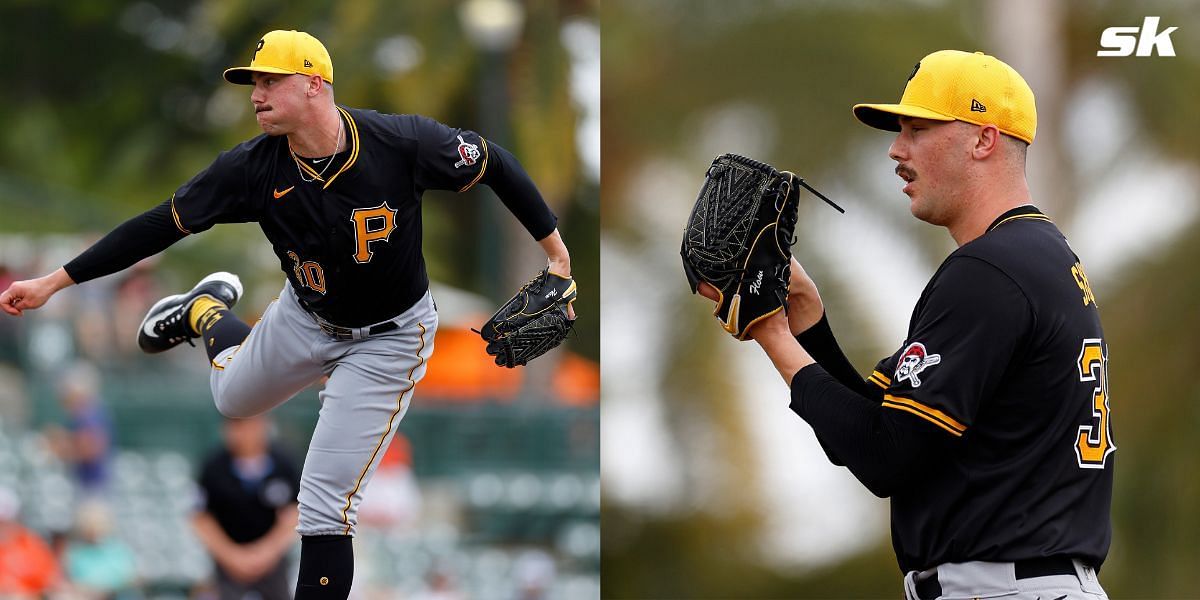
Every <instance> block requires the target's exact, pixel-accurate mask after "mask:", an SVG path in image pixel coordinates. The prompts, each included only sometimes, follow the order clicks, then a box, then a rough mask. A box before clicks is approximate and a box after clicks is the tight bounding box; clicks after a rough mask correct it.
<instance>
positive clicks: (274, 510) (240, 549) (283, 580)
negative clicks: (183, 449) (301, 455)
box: [192, 416, 300, 600]
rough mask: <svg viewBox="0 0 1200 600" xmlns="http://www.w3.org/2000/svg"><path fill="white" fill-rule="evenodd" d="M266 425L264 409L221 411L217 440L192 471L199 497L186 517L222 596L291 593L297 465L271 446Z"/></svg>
mask: <svg viewBox="0 0 1200 600" xmlns="http://www.w3.org/2000/svg"><path fill="white" fill-rule="evenodd" d="M269 428H270V424H269V423H268V421H267V418H266V417H265V416H257V417H251V418H249V419H225V424H224V436H225V445H224V447H222V448H220V449H219V450H217V451H216V452H215V453H214V454H213V455H212V456H211V457H210V458H209V459H208V460H207V461H206V462H205V463H204V467H203V469H202V470H201V473H200V482H199V483H200V488H201V491H202V492H203V495H204V501H203V504H202V505H201V506H200V510H198V511H197V512H196V514H195V516H194V518H193V521H192V524H193V526H194V527H195V530H196V534H197V536H198V537H199V538H200V542H201V543H202V544H204V547H205V548H206V549H207V550H208V552H209V554H210V555H211V556H212V558H213V561H214V562H215V563H216V575H217V588H218V593H219V595H220V597H221V598H222V599H223V600H232V599H242V598H262V599H263V600H272V599H274V598H290V597H291V586H290V585H289V584H288V571H289V569H288V567H289V564H288V563H289V561H288V550H290V549H291V547H292V545H293V544H295V543H296V542H297V541H299V537H298V536H297V535H296V532H295V531H294V530H295V527H296V515H297V509H296V494H297V492H298V491H299V485H300V473H299V471H297V470H296V468H295V466H294V465H293V462H292V460H291V459H290V458H288V457H287V456H286V455H285V454H284V453H283V452H281V451H280V450H279V449H277V448H273V447H272V446H271V444H270V438H269Z"/></svg>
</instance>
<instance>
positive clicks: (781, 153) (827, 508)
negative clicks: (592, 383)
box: [601, 0, 1200, 598]
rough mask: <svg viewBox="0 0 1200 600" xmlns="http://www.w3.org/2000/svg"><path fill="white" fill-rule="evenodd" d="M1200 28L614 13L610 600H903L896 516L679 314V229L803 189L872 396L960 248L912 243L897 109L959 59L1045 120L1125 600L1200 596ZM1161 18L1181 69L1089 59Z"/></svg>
mask: <svg viewBox="0 0 1200 600" xmlns="http://www.w3.org/2000/svg"><path fill="white" fill-rule="evenodd" d="M1195 8H1196V4H1195V3H1194V2H1179V1H1171V0H1151V1H1146V2H1138V3H1128V2H1113V1H1096V2H1091V1H1088V2H1081V1H1073V0H986V1H968V2H950V1H944V0H903V1H896V2H884V1H874V0H865V1H856V2H829V1H802V0H781V1H775V2H742V3H730V2H717V1H713V0H686V1H685V0H655V1H642V0H610V1H608V2H605V4H604V10H603V13H602V17H601V26H602V29H603V39H604V45H603V81H604V96H603V118H604V125H605V126H604V134H603V158H604V165H605V172H604V194H603V225H604V228H603V232H602V236H601V244H602V248H603V251H602V268H603V272H604V276H605V277H604V293H603V295H602V299H601V300H602V302H603V306H604V317H605V318H604V320H603V327H602V335H603V338H604V341H605V344H604V352H603V356H602V363H603V365H604V369H603V377H602V388H603V400H602V406H603V408H602V420H603V423H604V430H603V436H602V437H603V444H602V447H603V452H602V475H603V492H604V493H603V538H604V547H603V555H602V556H603V559H602V563H603V568H602V582H603V590H604V596H605V597H612V598H705V597H707V598H734V597H736V598H803V597H811V598H818V597H819V598H884V597H891V598H897V597H900V596H901V595H902V589H901V582H900V573H899V572H898V570H897V567H896V563H895V556H894V554H893V553H892V550H891V545H890V537H889V529H888V512H887V501H885V500H879V499H876V498H875V497H873V496H871V495H870V494H869V493H868V492H867V491H866V490H865V489H864V488H863V487H862V486H861V485H859V484H858V483H857V482H856V481H855V480H854V479H853V477H852V476H851V475H850V474H849V473H848V472H847V471H845V470H844V469H839V468H836V467H833V466H831V465H829V464H828V462H827V460H826V459H825V457H824V454H823V453H822V452H821V451H820V449H819V447H818V445H817V444H816V442H815V439H814V438H813V435H812V432H811V429H810V428H809V427H808V426H807V425H806V424H805V423H804V422H803V421H802V420H800V419H799V418H798V417H796V416H795V415H793V414H792V413H791V412H790V411H789V410H788V409H787V399H786V398H787V396H786V394H787V392H786V388H785V386H783V385H782V384H781V382H780V381H779V380H778V376H777V375H776V373H775V372H774V370H773V369H772V368H771V365H770V363H769V361H768V360H767V359H766V358H765V356H763V355H762V353H761V351H760V350H759V349H758V348H757V347H756V346H755V345H753V344H737V343H734V342H733V341H731V340H729V339H728V337H729V336H728V335H726V334H725V333H724V332H722V331H721V330H720V329H719V327H717V326H716V325H715V324H714V323H713V320H712V318H711V317H710V316H709V312H710V310H709V303H708V302H706V301H703V300H701V299H697V298H694V297H691V296H689V294H688V289H687V285H686V282H685V279H684V277H683V274H682V271H681V269H680V265H679V257H678V248H679V240H680V236H681V235H682V230H683V225H684V222H685V220H686V217H687V214H688V211H689V210H690V208H691V206H692V202H693V201H694V199H695V194H696V190H697V189H698V188H699V185H700V182H701V180H702V177H703V174H704V171H705V169H707V167H708V165H709V162H710V161H711V160H712V158H713V157H714V156H716V155H718V154H722V153H725V152H736V153H742V154H746V155H749V156H752V157H755V158H758V159H760V160H764V161H767V162H770V163H772V164H774V165H776V166H777V167H779V168H784V169H789V170H792V171H795V172H797V173H798V174H800V175H801V176H803V177H805V178H807V179H808V181H809V182H810V183H812V184H813V185H814V186H815V187H817V188H818V189H820V190H822V191H823V192H824V193H826V194H827V195H829V196H830V197H832V198H833V199H834V200H836V201H837V202H839V203H840V204H841V205H842V206H844V207H846V209H847V214H846V215H844V216H843V215H838V214H837V213H835V212H834V211H832V210H830V209H829V208H828V207H826V206H824V205H823V204H822V203H820V202H818V201H815V200H813V201H812V202H806V203H802V205H801V215H800V224H799V226H798V227H797V234H798V236H799V238H800V239H799V242H798V243H797V245H796V247H795V248H794V250H795V252H796V254H797V255H798V257H799V259H800V262H801V263H803V264H804V265H805V267H806V269H807V270H808V272H809V274H810V275H812V276H813V278H814V279H815V280H816V281H817V283H818V285H819V286H820V289H821V292H822V296H823V297H824V300H825V304H826V307H827V309H828V313H829V317H830V320H831V323H832V324H833V328H834V330H835V331H836V332H837V333H838V336H839V339H840V340H841V342H842V344H843V346H844V347H845V348H846V349H847V352H848V354H849V355H850V357H851V358H852V359H853V360H854V361H855V364H856V365H858V366H859V367H860V368H863V369H866V368H869V367H870V366H871V365H873V364H874V363H875V361H876V360H878V359H879V358H880V357H882V356H885V355H887V354H890V353H891V352H893V351H894V349H895V347H896V345H897V344H898V343H899V342H900V340H902V339H903V337H904V334H905V330H906V327H907V323H908V318H909V315H910V311H911V309H912V307H913V305H914V303H915V301H916V298H917V296H918V294H919V293H920V290H921V288H922V287H923V286H924V284H925V282H926V281H928V279H929V277H930V276H931V275H932V273H933V271H934V269H935V268H936V267H937V265H938V264H939V263H940V261H941V260H942V259H943V258H944V257H945V256H946V255H947V254H948V253H949V252H950V251H951V250H952V249H953V242H952V240H951V239H950V237H949V236H948V235H947V234H946V233H945V231H944V230H942V229H938V228H934V227H929V226H926V225H924V224H922V223H919V222H917V221H916V220H915V219H913V218H912V217H911V216H910V215H909V213H908V208H907V201H906V200H907V199H906V198H904V197H903V195H902V194H901V193H900V187H901V185H900V182H899V180H898V179H896V178H895V177H894V175H893V172H892V169H893V166H894V163H893V162H892V161H891V160H889V159H888V158H887V148H888V145H889V144H890V143H891V141H892V136H891V135H888V134H885V133H881V132H878V131H875V130H872V129H869V128H867V127H865V126H863V125H861V124H859V123H858V122H857V121H855V120H854V118H853V117H852V116H851V113H850V107H851V105H852V104H854V103H855V102H868V101H873V102H895V101H897V100H898V99H899V97H900V94H901V92H902V90H903V87H904V82H905V78H906V77H907V76H908V74H909V73H910V72H911V71H912V68H913V64H914V63H915V62H917V60H919V59H920V58H921V57H922V56H924V55H925V54H927V53H929V52H931V51H934V50H939V49H943V48H958V49H963V50H969V51H970V50H983V51H986V52H988V53H990V54H994V55H996V56H998V57H1000V58H1001V59H1003V60H1005V61H1006V62H1008V63H1010V64H1011V65H1013V66H1014V67H1016V69H1017V70H1018V71H1020V72H1021V73H1022V74H1023V75H1024V76H1025V77H1026V78H1027V79H1028V80H1029V82H1030V84H1031V86H1032V87H1033V89H1034V91H1035V93H1036V94H1037V102H1038V113H1039V128H1038V133H1037V140H1036V142H1035V143H1034V144H1033V146H1032V149H1031V151H1030V178H1031V184H1032V186H1033V193H1034V197H1035V199H1036V202H1037V203H1038V205H1039V206H1040V207H1041V208H1042V209H1043V210H1045V211H1046V212H1047V213H1048V214H1049V215H1050V216H1051V217H1052V218H1053V219H1054V220H1055V221H1056V222H1057V223H1058V224H1059V226H1060V227H1061V228H1062V229H1063V231H1064V232H1065V233H1066V234H1067V236H1068V238H1069V239H1070V240H1071V242H1072V245H1073V246H1074V248H1075V249H1076V251H1077V252H1078V253H1079V255H1080V256H1081V257H1082V259H1083V261H1084V264H1085V265H1087V269H1088V273H1089V275H1090V279H1091V282H1092V285H1093V288H1094V289H1095V291H1096V294H1097V297H1098V298H1099V302H1100V306H1101V313H1102V315H1103V318H1104V324H1105V329H1106V335H1107V336H1108V342H1109V346H1110V351H1111V367H1110V369H1111V371H1110V372H1111V374H1112V379H1111V382H1112V394H1113V400H1112V410H1113V415H1114V416H1113V419H1114V427H1115V437H1116V440H1117V445H1118V446H1119V450H1118V452H1117V454H1116V455H1115V456H1116V463H1115V464H1116V469H1117V471H1116V490H1115V495H1114V505H1113V513H1112V518H1113V524H1114V538H1113V544H1112V549H1111V552H1110V554H1109V557H1108V562H1107V563H1106V564H1105V565H1104V569H1103V572H1102V574H1101V576H1102V581H1103V582H1104V583H1105V585H1106V587H1107V588H1108V591H1109V593H1110V595H1111V596H1112V597H1113V598H1125V597H1136V598H1183V597H1194V596H1195V594H1196V591H1195V582H1196V572H1195V565H1196V564H1197V562H1198V561H1200V549H1198V547H1197V546H1196V544H1195V543H1194V540H1195V539H1196V535H1197V533H1198V532H1200V510H1198V509H1197V507H1200V487H1198V486H1197V485H1196V483H1195V481H1196V477H1195V473H1196V472H1197V470H1198V469H1200V454H1198V453H1197V452H1195V451H1194V450H1193V446H1194V445H1195V441H1196V440H1197V435H1196V430H1197V425H1198V424H1200V402H1197V400H1198V397H1200V388H1198V387H1197V384H1196V383H1195V382H1193V381H1192V379H1191V377H1190V376H1189V374H1190V373H1191V372H1192V371H1193V370H1194V367H1195V365H1196V364H1197V362H1198V359H1200V354H1198V352H1197V350H1196V345H1195V344H1194V343H1193V342H1192V339H1191V338H1192V335H1193V333H1194V331H1196V329H1197V327H1198V326H1200V324H1198V323H1197V316H1198V314H1200V313H1198V312H1197V310H1196V297H1197V293H1198V291H1200V274H1198V271H1197V270H1196V268H1195V263H1196V259H1197V257H1198V256H1200V223H1198V222H1197V218H1196V217H1197V207H1198V206H1200V202H1198V201H1200V146H1198V145H1197V144H1196V143H1195V139H1196V135H1197V134H1198V133H1200V112H1198V111H1197V110H1196V101H1195V94H1196V90H1197V89H1200V12H1197V11H1196V10H1195ZM1146 16H1160V17H1161V24H1160V26H1159V31H1162V30H1165V29H1166V28H1168V27H1178V29H1177V30H1176V31H1175V32H1174V34H1173V35H1172V36H1171V38H1172V41H1173V43H1174V49H1175V51H1176V53H1177V56H1176V57H1173V58H1168V57H1152V58H1101V57H1097V56H1096V51H1097V50H1099V49H1100V47H1099V40H1100V35H1101V32H1102V31H1103V30H1104V29H1105V28H1108V27H1114V26H1130V27H1135V26H1141V25H1142V23H1143V18H1144V17H1146Z"/></svg>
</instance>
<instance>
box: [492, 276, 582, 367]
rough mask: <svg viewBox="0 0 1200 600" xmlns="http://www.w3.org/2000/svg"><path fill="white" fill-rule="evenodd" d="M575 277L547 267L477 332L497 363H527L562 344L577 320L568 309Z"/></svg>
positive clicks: (508, 365)
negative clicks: (553, 271) (570, 316)
mask: <svg viewBox="0 0 1200 600" xmlns="http://www.w3.org/2000/svg"><path fill="white" fill-rule="evenodd" d="M576 295H577V290H576V286H575V280H574V279H572V278H570V277H563V276H562V275H559V274H557V273H552V272H550V269H549V267H547V268H546V269H543V270H542V272H541V273H538V274H537V276H536V277H534V278H533V279H531V280H530V281H529V283H526V284H525V285H523V286H521V289H520V290H518V291H517V293H516V295H515V296H513V297H512V298H511V299H509V301H508V302H505V303H504V306H501V307H500V310H497V311H496V314H494V315H492V318H490V319H488V320H487V322H486V323H484V324H483V327H482V328H480V329H479V330H477V331H476V333H478V334H479V335H480V336H482V337H483V339H484V340H485V341H487V353H488V354H490V355H492V356H495V357H496V364H497V365H500V366H502V367H508V368H510V369H511V368H512V367H515V366H517V365H524V364H525V363H528V362H529V361H531V360H533V359H535V358H537V357H539V356H541V355H543V354H545V353H546V352H548V351H549V350H550V349H552V348H554V347H555V346H557V345H559V344H561V343H562V341H563V340H564V339H566V337H567V334H568V333H569V332H570V331H571V326H572V325H574V323H575V320H574V319H572V318H569V317H568V316H567V315H568V308H569V307H570V306H571V303H572V302H574V301H575V297H576Z"/></svg>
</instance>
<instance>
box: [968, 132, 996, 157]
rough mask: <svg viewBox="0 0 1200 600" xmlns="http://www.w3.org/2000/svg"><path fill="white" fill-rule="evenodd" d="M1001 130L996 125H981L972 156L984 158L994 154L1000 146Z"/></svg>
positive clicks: (976, 135)
mask: <svg viewBox="0 0 1200 600" xmlns="http://www.w3.org/2000/svg"><path fill="white" fill-rule="evenodd" d="M1000 135H1001V133H1000V130H999V129H997V128H996V126H995V125H990V124H989V125H980V126H979V129H977V130H976V134H975V147H974V148H972V149H971V156H972V157H973V158H975V159H984V158H987V157H989V156H991V155H992V153H993V152H995V151H996V149H997V148H999V146H1000Z"/></svg>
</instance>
